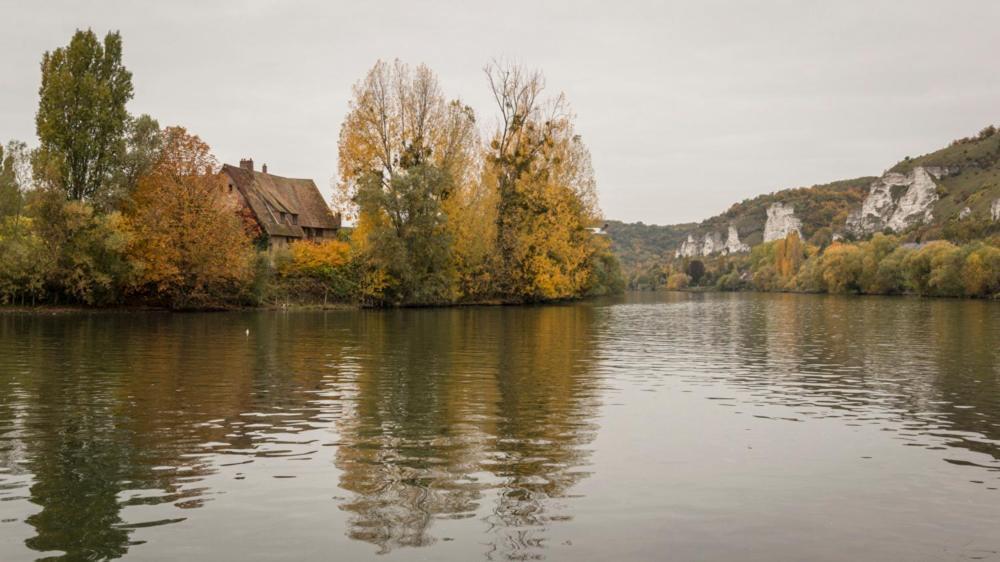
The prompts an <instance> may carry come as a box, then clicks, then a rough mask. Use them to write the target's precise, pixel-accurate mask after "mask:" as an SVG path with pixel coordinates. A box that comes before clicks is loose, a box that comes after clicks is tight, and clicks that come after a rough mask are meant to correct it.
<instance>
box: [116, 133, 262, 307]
mask: <svg viewBox="0 0 1000 562" xmlns="http://www.w3.org/2000/svg"><path fill="white" fill-rule="evenodd" d="M164 136H165V144H164V147H163V151H162V154H161V155H160V158H159V160H158V161H157V163H156V164H155V165H154V166H153V169H152V170H151V171H150V172H149V173H148V174H147V175H145V176H143V177H141V178H140V179H139V182H138V186H137V188H136V193H135V198H134V202H133V205H132V206H131V208H130V209H128V213H127V216H126V221H127V225H128V228H129V230H130V232H131V237H130V241H129V244H128V247H127V250H126V251H127V253H128V256H129V258H130V260H131V261H132V262H133V264H134V265H135V270H136V278H135V279H134V282H133V289H134V290H135V291H137V292H144V293H148V294H149V295H150V296H152V297H154V298H157V299H158V300H162V301H163V302H165V303H167V304H169V305H171V306H174V307H185V306H191V305H205V304H211V303H212V302H213V301H214V299H217V298H219V296H220V295H223V294H228V295H233V294H235V293H238V290H239V288H240V287H241V286H242V285H243V284H244V283H246V282H248V281H249V278H250V276H251V263H252V259H253V252H252V249H251V246H250V241H249V239H248V238H247V235H246V233H245V232H244V230H243V227H242V225H241V223H240V220H239V218H238V217H237V216H236V214H235V213H233V212H232V211H231V210H230V209H228V208H227V206H226V205H225V203H224V199H223V192H222V182H221V178H220V176H219V175H218V174H217V173H216V170H217V168H218V165H217V162H216V160H215V158H214V157H213V156H212V154H211V153H210V152H209V147H208V145H207V144H205V143H204V142H203V141H202V140H201V139H200V138H198V137H197V136H195V135H190V134H188V133H187V131H186V130H185V129H183V128H182V127H169V128H167V129H166V130H165V131H164Z"/></svg>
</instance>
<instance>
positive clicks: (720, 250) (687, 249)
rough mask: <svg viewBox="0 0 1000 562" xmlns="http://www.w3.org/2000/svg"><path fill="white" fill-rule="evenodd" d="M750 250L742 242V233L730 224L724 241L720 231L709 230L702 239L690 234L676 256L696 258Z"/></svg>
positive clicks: (679, 247) (678, 248) (675, 253)
mask: <svg viewBox="0 0 1000 562" xmlns="http://www.w3.org/2000/svg"><path fill="white" fill-rule="evenodd" d="M749 251H750V247H749V246H747V245H746V244H744V243H742V242H740V235H739V232H737V231H736V227H734V226H732V225H730V226H729V232H728V233H727V236H726V240H725V242H723V241H722V234H720V233H718V232H709V233H708V234H705V235H704V236H703V237H701V238H700V239H699V238H696V237H695V235H694V234H688V235H687V239H686V240H684V241H683V242H681V244H680V246H678V247H677V251H675V252H674V257H676V258H694V257H700V256H711V255H713V254H736V253H740V252H749Z"/></svg>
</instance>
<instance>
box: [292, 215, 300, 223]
mask: <svg viewBox="0 0 1000 562" xmlns="http://www.w3.org/2000/svg"><path fill="white" fill-rule="evenodd" d="M292 224H295V225H297V224H299V216H298V215H296V214H292Z"/></svg>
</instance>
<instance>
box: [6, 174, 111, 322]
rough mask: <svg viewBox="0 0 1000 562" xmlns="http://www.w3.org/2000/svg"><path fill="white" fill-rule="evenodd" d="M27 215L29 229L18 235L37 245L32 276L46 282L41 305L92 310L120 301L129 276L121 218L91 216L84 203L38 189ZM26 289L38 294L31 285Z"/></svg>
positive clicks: (98, 214)
mask: <svg viewBox="0 0 1000 562" xmlns="http://www.w3.org/2000/svg"><path fill="white" fill-rule="evenodd" d="M28 216H29V218H30V219H31V225H32V230H31V231H30V232H26V231H22V236H23V239H24V240H25V241H27V242H26V243H27V244H28V245H29V246H30V247H37V244H36V240H37V242H38V243H40V252H39V254H38V255H37V256H36V258H37V271H39V272H41V273H39V274H38V275H41V276H42V277H43V278H44V279H45V297H46V300H48V301H49V302H53V303H57V304H58V303H59V302H73V303H81V304H88V305H94V304H111V303H114V302H116V301H117V300H118V299H119V298H120V295H121V294H122V286H123V283H124V281H125V279H126V278H127V276H128V275H129V272H130V264H129V263H128V261H127V260H126V259H125V257H124V254H123V251H124V247H125V243H126V241H127V237H126V234H125V231H124V228H123V225H122V222H121V217H120V215H118V214H117V213H112V214H107V215H103V214H100V213H96V212H95V211H94V208H93V206H91V205H90V204H89V203H86V202H82V201H66V200H65V199H64V198H63V196H62V194H61V193H59V192H55V191H52V190H40V191H36V192H33V193H32V198H31V199H30V200H29V203H28ZM36 237H37V238H36ZM28 286H29V290H31V291H32V293H33V294H36V293H37V291H34V286H35V285H34V284H31V283H29V285H28Z"/></svg>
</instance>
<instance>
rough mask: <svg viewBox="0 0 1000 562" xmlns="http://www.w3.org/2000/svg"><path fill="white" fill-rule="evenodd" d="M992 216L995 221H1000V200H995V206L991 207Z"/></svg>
mask: <svg viewBox="0 0 1000 562" xmlns="http://www.w3.org/2000/svg"><path fill="white" fill-rule="evenodd" d="M990 216H991V217H993V220H995V221H1000V199H994V200H993V205H992V206H990Z"/></svg>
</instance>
